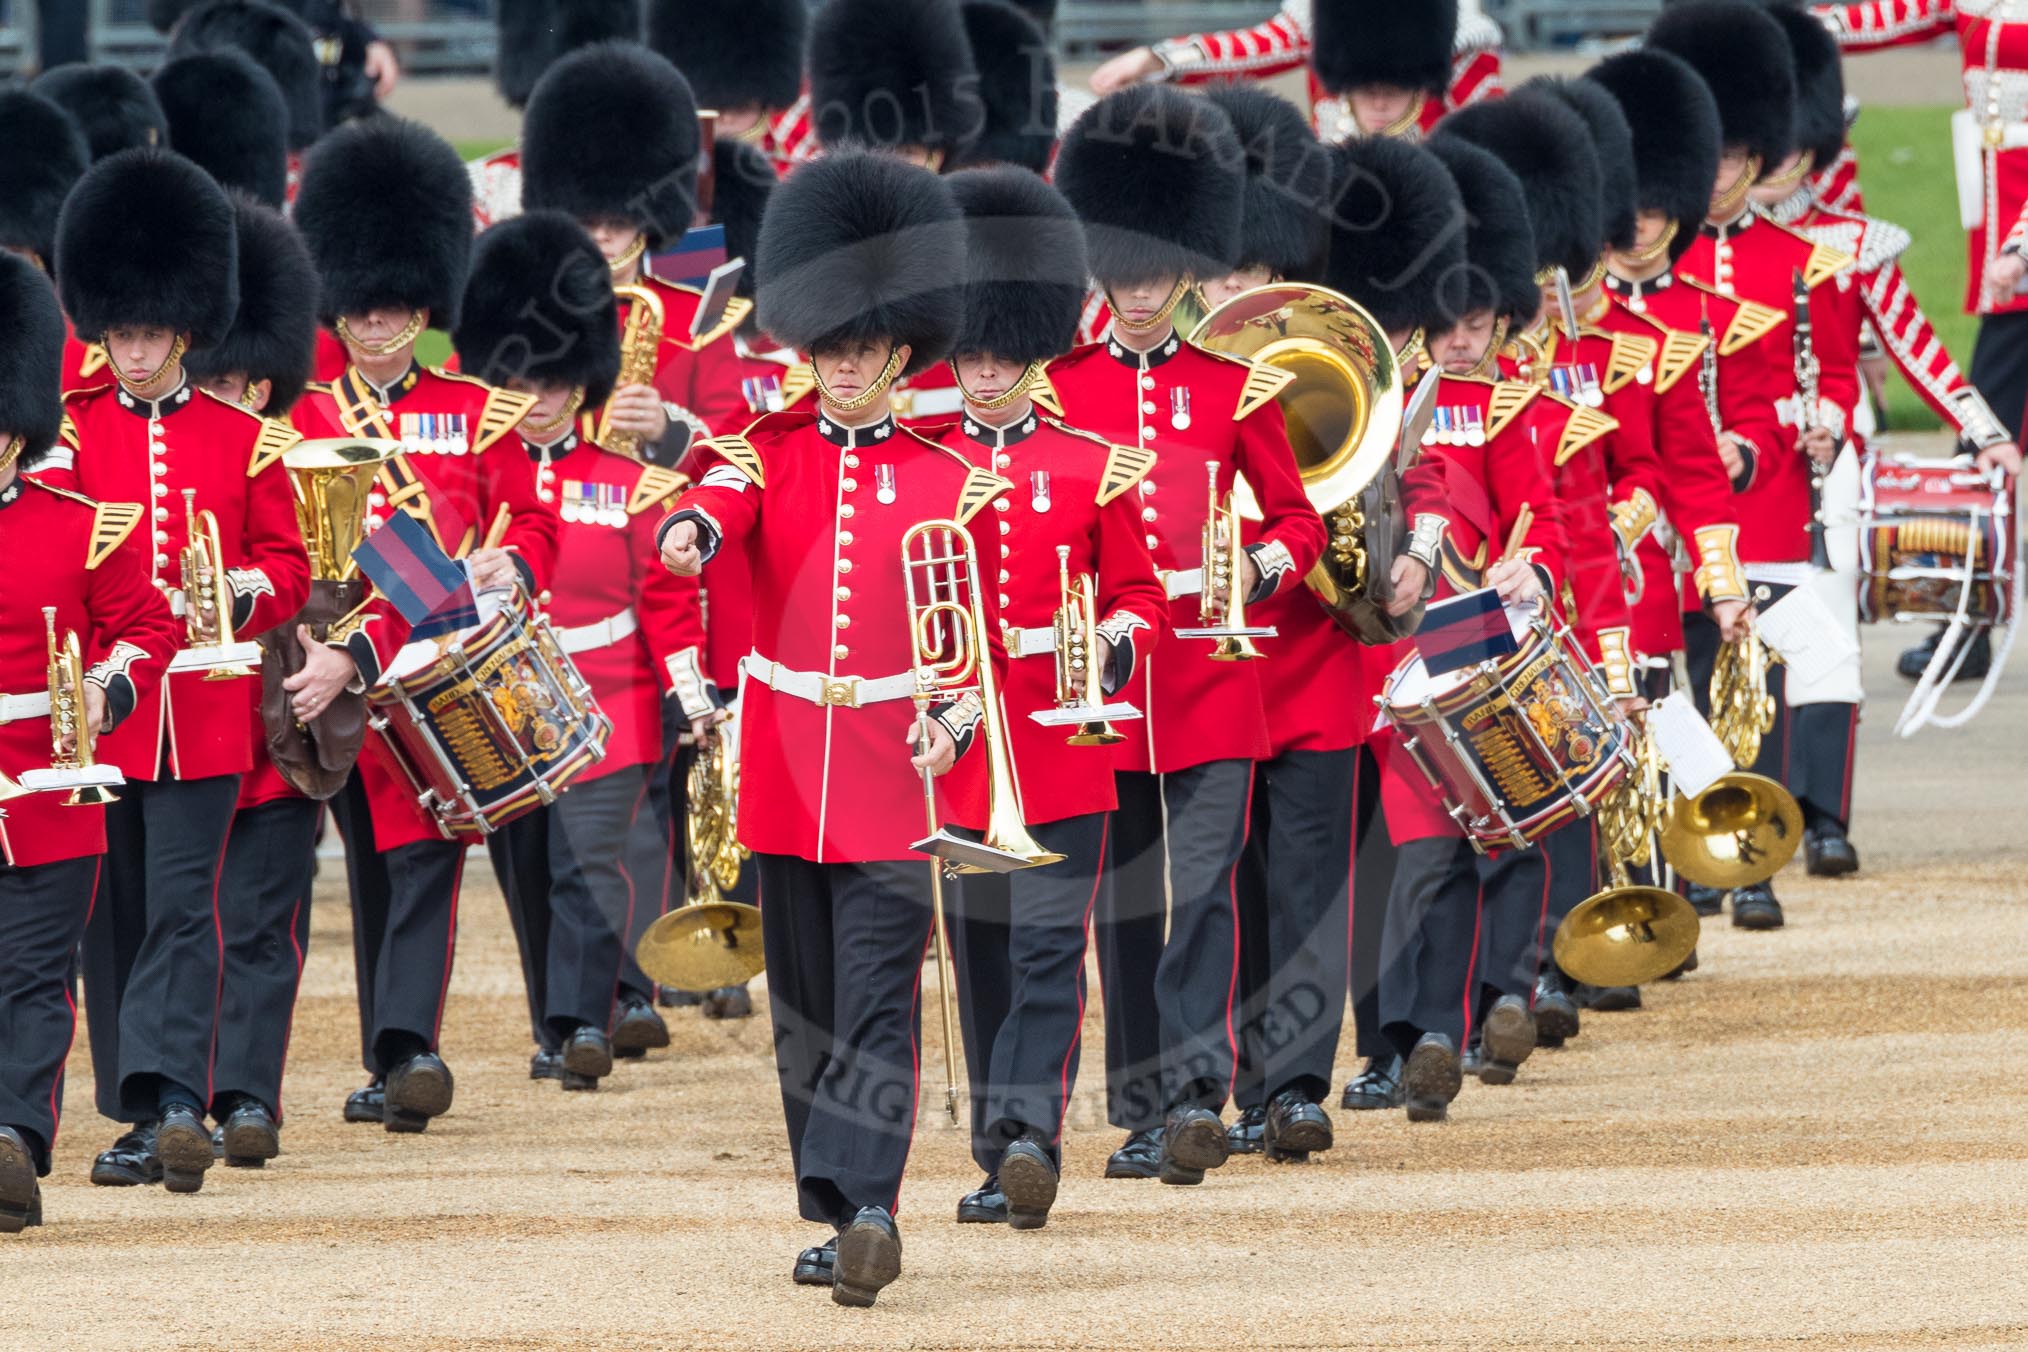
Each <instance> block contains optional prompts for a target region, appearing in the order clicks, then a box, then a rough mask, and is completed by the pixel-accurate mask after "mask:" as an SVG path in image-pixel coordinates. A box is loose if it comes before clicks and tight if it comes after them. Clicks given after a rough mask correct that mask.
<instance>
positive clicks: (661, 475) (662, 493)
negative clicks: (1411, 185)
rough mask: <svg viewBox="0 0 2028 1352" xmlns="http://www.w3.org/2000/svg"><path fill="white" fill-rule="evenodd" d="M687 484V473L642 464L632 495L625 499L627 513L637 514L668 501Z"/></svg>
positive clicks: (688, 484)
mask: <svg viewBox="0 0 2028 1352" xmlns="http://www.w3.org/2000/svg"><path fill="white" fill-rule="evenodd" d="M689 486H690V476H689V475H687V474H678V473H677V472H676V471H675V470H673V469H663V468H662V467H661V466H660V465H643V466H641V477H640V479H639V480H637V481H636V482H635V484H634V495H633V496H632V497H631V498H629V499H628V500H627V515H628V516H639V515H640V514H641V513H642V512H645V511H647V510H648V509H649V508H650V507H653V506H655V505H657V504H658V503H664V502H667V501H669V500H670V499H671V498H673V497H675V496H676V495H677V494H678V493H681V492H682V491H683V490H684V489H686V488H688V487H689Z"/></svg>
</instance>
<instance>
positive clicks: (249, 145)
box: [154, 51, 289, 208]
mask: <svg viewBox="0 0 2028 1352" xmlns="http://www.w3.org/2000/svg"><path fill="white" fill-rule="evenodd" d="M154 85H155V96H156V98H158V99H160V100H161V103H162V111H163V113H164V114H165V115H166V116H167V117H168V119H169V148H170V149H171V150H174V151H175V152H176V153H177V154H179V155H181V156H183V157H184V158H185V159H189V160H194V161H195V162H196V163H197V164H198V165H199V167H201V168H202V169H203V170H204V171H205V172H206V173H208V174H210V175H211V176H212V177H213V178H215V179H217V180H218V185H219V186H220V187H222V188H238V189H240V190H241V191H243V192H248V193H252V194H253V195H254V196H255V197H257V198H259V199H260V200H261V201H263V202H266V203H267V204H268V205H269V206H271V207H277V208H279V207H280V206H281V205H282V203H283V201H284V200H285V199H286V198H287V196H288V191H289V145H288V116H289V110H288V108H287V106H286V105H284V104H283V102H282V91H281V90H279V89H277V88H275V82H274V81H273V80H272V79H270V78H269V76H268V73H267V72H266V71H264V70H262V69H261V68H260V67H259V66H256V65H255V64H254V63H253V62H252V61H251V60H250V59H249V58H248V57H247V56H246V55H245V54H244V53H241V52H235V51H217V52H197V53H194V54H192V55H190V56H179V57H177V58H175V59H174V60H173V61H170V62H169V63H168V64H167V65H165V66H163V67H162V69H160V70H158V71H156V72H155V79H154Z"/></svg>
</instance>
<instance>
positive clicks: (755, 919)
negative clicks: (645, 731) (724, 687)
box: [634, 724, 767, 991]
mask: <svg viewBox="0 0 2028 1352" xmlns="http://www.w3.org/2000/svg"><path fill="white" fill-rule="evenodd" d="M687 784H688V787H689V795H688V796H689V800H690V804H689V806H690V813H689V816H688V817H687V818H686V819H685V820H684V823H683V840H684V844H685V846H686V847H687V850H688V854H689V857H690V887H691V891H690V895H691V898H692V900H691V901H690V903H689V904H688V905H684V906H679V907H677V908H676V909H675V910H673V911H671V912H669V913H668V914H667V915H664V916H662V917H660V918H658V919H657V920H656V921H655V922H654V923H653V924H651V925H649V926H648V928H647V930H646V931H644V932H643V933H642V935H641V940H640V942H639V943H638V944H636V945H635V946H634V961H635V962H637V963H639V964H640V967H641V970H642V971H643V972H645V973H647V974H648V976H649V978H650V979H651V980H653V981H656V982H658V983H659V984H661V985H664V986H671V987H674V988H675V989H677V990H679V991H715V990H718V989H720V988H722V987H725V986H744V985H745V984H746V983H747V982H749V981H751V980H753V979H754V978H755V977H757V976H759V975H760V974H761V971H762V970H763V968H765V967H766V965H767V959H766V958H765V956H764V955H763V953H762V951H761V928H760V910H759V909H758V908H757V907H753V906H749V905H747V904H746V903H744V902H739V901H727V900H725V893H727V892H729V891H731V890H732V888H733V887H734V885H735V884H737V883H738V882H739V869H740V865H741V864H742V863H744V862H745V860H746V856H747V852H746V847H745V846H743V845H741V844H740V843H739V836H738V823H739V761H738V759H737V758H736V757H735V756H734V755H733V749H732V738H731V736H730V735H729V733H728V731H727V728H726V725H724V724H720V725H719V726H718V727H715V728H713V729H712V730H711V731H710V732H709V733H708V734H706V736H705V738H704V740H703V741H702V742H699V743H698V745H697V751H696V758H695V759H694V760H692V761H691V762H690V775H689V779H688V780H687Z"/></svg>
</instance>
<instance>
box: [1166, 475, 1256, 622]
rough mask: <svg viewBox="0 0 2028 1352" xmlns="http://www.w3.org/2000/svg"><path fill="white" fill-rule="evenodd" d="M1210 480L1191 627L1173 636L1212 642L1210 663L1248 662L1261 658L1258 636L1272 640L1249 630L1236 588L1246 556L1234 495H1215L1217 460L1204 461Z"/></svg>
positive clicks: (1242, 597) (1240, 593) (1239, 589)
mask: <svg viewBox="0 0 2028 1352" xmlns="http://www.w3.org/2000/svg"><path fill="white" fill-rule="evenodd" d="M1204 468H1205V471H1206V473H1207V476H1208V477H1209V478H1210V480H1211V497H1210V503H1209V506H1208V507H1207V508H1206V509H1205V513H1204V567H1203V569H1202V570H1201V571H1202V574H1203V583H1202V589H1201V590H1200V591H1199V592H1198V594H1197V621H1198V627H1197V628H1195V629H1178V630H1177V631H1176V637H1177V638H1208V639H1214V640H1216V646H1215V647H1213V648H1212V650H1211V660H1212V661H1214V662H1251V661H1253V660H1254V659H1256V658H1258V657H1260V656H1262V655H1263V654H1262V653H1261V650H1260V649H1258V648H1256V647H1254V646H1253V641H1254V639H1256V638H1270V637H1273V635H1274V632H1275V631H1274V630H1273V629H1272V628H1265V629H1264V628H1259V627H1251V628H1250V627H1248V625H1247V622H1246V596H1245V594H1244V589H1243V588H1242V587H1241V586H1240V585H1239V580H1240V577H1241V575H1242V573H1243V571H1244V570H1243V569H1242V568H1241V566H1240V565H1241V563H1242V562H1243V561H1244V560H1245V558H1246V543H1245V540H1244V539H1243V538H1242V536H1241V534H1240V528H1239V507H1238V505H1237V504H1236V503H1235V502H1234V501H1233V495H1232V494H1231V493H1226V494H1224V495H1222V496H1221V495H1220V493H1219V491H1218V462H1217V461H1216V460H1207V461H1205V462H1204Z"/></svg>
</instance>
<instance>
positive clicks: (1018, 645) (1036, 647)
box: [1000, 625, 1056, 657]
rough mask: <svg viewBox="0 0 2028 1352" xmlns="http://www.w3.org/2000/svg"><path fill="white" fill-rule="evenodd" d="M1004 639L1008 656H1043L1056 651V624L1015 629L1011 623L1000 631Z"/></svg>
mask: <svg viewBox="0 0 2028 1352" xmlns="http://www.w3.org/2000/svg"><path fill="white" fill-rule="evenodd" d="M1000 636H1001V637H1002V638H1003V639H1004V640H1006V643H1007V656H1009V657H1045V656H1048V655H1050V654H1052V653H1054V652H1055V651H1056V626H1055V625H1049V626H1047V627H1045V628H1042V629H1016V628H1014V627H1012V626H1011V625H1010V626H1008V627H1007V628H1005V629H1002V630H1001V631H1000Z"/></svg>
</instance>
